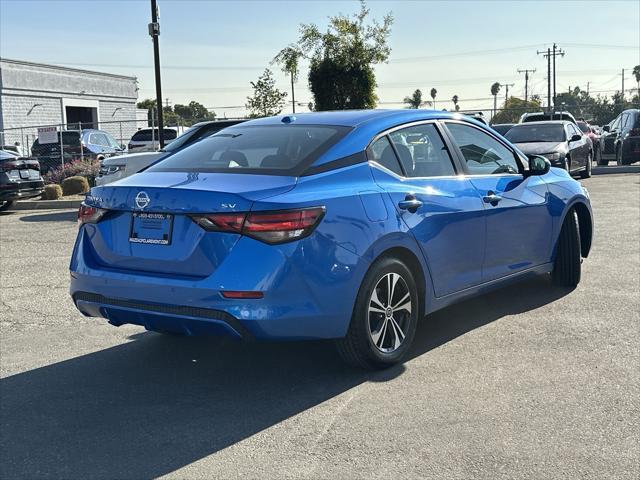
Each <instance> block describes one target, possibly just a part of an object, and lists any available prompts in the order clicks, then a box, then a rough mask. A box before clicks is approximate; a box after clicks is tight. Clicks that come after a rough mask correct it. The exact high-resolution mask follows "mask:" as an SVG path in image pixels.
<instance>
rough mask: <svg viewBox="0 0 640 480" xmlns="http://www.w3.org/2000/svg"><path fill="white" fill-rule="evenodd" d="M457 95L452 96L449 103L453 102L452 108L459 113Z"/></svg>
mask: <svg viewBox="0 0 640 480" xmlns="http://www.w3.org/2000/svg"><path fill="white" fill-rule="evenodd" d="M458 100H459V99H458V95H454V96H453V98H452V99H451V101H452V102H453V107H454V109H455V111H456V112H457V111H459V110H460V107H459V106H458Z"/></svg>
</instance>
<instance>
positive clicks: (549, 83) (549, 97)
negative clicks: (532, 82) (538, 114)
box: [536, 48, 551, 112]
mask: <svg viewBox="0 0 640 480" xmlns="http://www.w3.org/2000/svg"><path fill="white" fill-rule="evenodd" d="M536 53H537V54H538V55H540V54H542V56H543V57H544V58H546V59H547V110H548V111H549V112H551V49H550V48H547V51H546V53H545V51H544V50H543V51H539V50H538V51H537V52H536Z"/></svg>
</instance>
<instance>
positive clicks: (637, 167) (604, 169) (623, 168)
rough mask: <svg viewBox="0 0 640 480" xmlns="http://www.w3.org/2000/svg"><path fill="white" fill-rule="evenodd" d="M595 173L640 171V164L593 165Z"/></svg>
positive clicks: (607, 173)
mask: <svg viewBox="0 0 640 480" xmlns="http://www.w3.org/2000/svg"><path fill="white" fill-rule="evenodd" d="M591 173H592V174H593V175H610V174H612V173H640V165H612V166H610V167H605V166H600V167H593V170H591Z"/></svg>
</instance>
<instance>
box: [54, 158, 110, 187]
mask: <svg viewBox="0 0 640 480" xmlns="http://www.w3.org/2000/svg"><path fill="white" fill-rule="evenodd" d="M99 170H100V161H99V160H74V161H72V162H67V163H65V164H64V165H61V166H59V167H56V168H52V169H51V170H49V171H48V172H47V173H46V174H45V175H44V181H45V183H62V181H63V180H64V179H65V178H69V177H76V176H82V177H86V178H87V181H88V182H89V185H93V184H95V178H96V177H97V176H98V171H99Z"/></svg>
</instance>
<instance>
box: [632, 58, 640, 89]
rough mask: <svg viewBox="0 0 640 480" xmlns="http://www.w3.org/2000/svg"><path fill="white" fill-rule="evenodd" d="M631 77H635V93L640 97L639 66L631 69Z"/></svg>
mask: <svg viewBox="0 0 640 480" xmlns="http://www.w3.org/2000/svg"><path fill="white" fill-rule="evenodd" d="M633 76H634V77H636V83H637V84H638V90H636V93H637V94H638V96H640V65H636V66H635V67H633Z"/></svg>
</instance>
